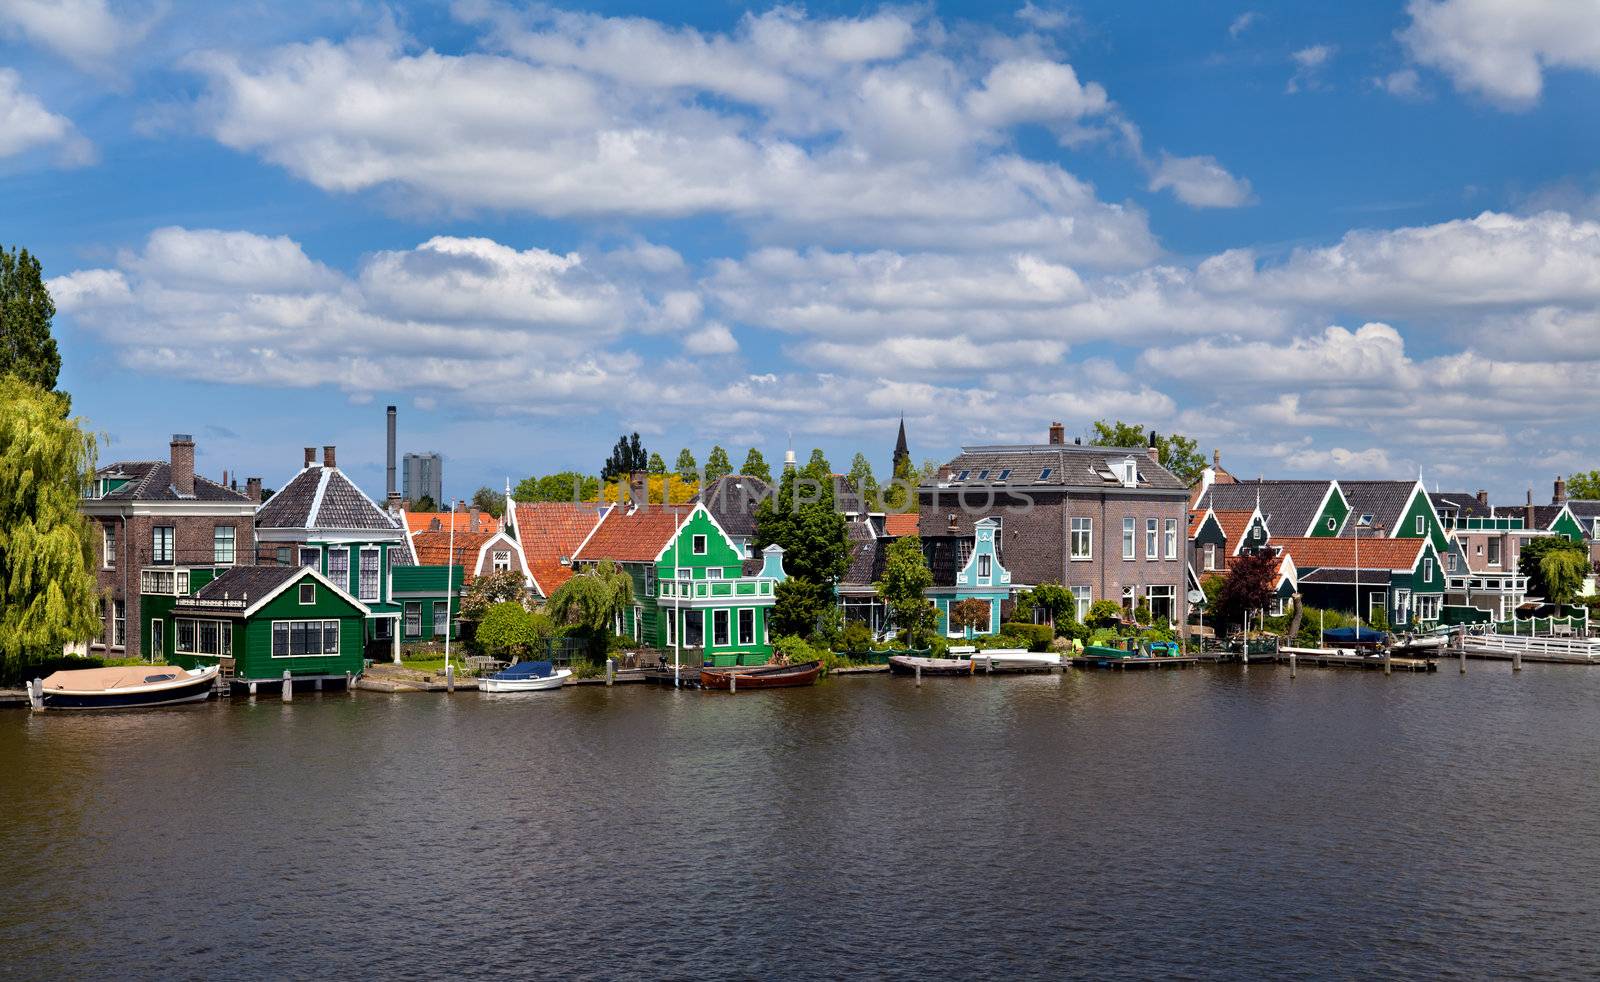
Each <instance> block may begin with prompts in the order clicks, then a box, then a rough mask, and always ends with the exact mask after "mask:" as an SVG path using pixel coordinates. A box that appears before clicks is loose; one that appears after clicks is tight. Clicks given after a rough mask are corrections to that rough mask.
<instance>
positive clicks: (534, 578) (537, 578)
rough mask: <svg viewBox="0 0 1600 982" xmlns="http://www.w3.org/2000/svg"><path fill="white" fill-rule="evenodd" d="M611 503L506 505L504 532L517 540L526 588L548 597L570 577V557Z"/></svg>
mask: <svg viewBox="0 0 1600 982" xmlns="http://www.w3.org/2000/svg"><path fill="white" fill-rule="evenodd" d="M611 507H612V506H608V505H601V504H583V503H578V502H568V501H538V502H517V501H509V500H508V502H507V504H506V516H507V519H508V521H507V523H506V531H507V532H508V533H509V534H510V535H511V537H512V538H514V539H516V541H517V547H518V550H519V551H520V553H521V555H522V560H523V562H524V563H525V564H526V568H527V571H528V580H529V584H528V589H529V590H531V591H532V593H533V596H534V598H535V599H538V600H547V599H549V597H550V595H551V594H552V593H554V592H555V591H556V590H557V589H558V588H559V587H560V586H561V584H563V583H565V582H567V580H569V579H571V578H572V572H573V559H574V557H575V556H576V555H577V554H578V551H579V550H580V549H581V548H582V547H583V544H584V543H585V542H586V541H588V539H589V537H590V536H592V535H594V533H595V531H596V530H597V529H598V528H599V527H600V522H601V521H602V520H603V519H604V518H605V517H606V515H607V514H608V513H609V512H610V509H611Z"/></svg>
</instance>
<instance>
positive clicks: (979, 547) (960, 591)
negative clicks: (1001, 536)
mask: <svg viewBox="0 0 1600 982" xmlns="http://www.w3.org/2000/svg"><path fill="white" fill-rule="evenodd" d="M999 530H1000V523H999V522H998V521H996V520H995V519H994V518H982V519H979V520H978V521H977V522H976V523H975V524H974V525H973V529H972V541H971V542H970V544H968V543H962V544H961V546H962V547H961V549H960V556H961V559H960V560H959V561H958V562H957V563H955V564H948V563H944V562H940V561H939V560H938V559H935V560H934V561H933V562H932V563H930V565H931V566H932V567H933V568H934V580H933V586H932V587H931V588H930V589H929V590H928V591H927V596H928V599H930V600H932V601H933V604H934V606H935V607H936V608H937V609H938V611H939V630H940V631H941V632H943V633H944V634H945V636H946V637H965V638H972V637H976V636H978V635H982V634H998V633H999V632H1000V619H1001V606H1002V604H1003V603H1004V602H1005V601H1006V600H1007V599H1009V598H1010V596H1011V573H1010V571H1009V570H1007V569H1006V568H1005V567H1004V566H1002V565H1001V564H1000V552H999V549H998V546H997V542H996V536H997V533H998V532H999ZM929 548H930V549H931V550H935V551H936V550H937V548H938V547H937V545H933V546H930V547H929ZM946 569H948V570H950V571H951V572H953V574H954V575H953V576H950V577H949V582H948V583H945V582H941V581H942V580H943V579H945V577H943V576H941V575H940V573H941V571H943V570H946ZM963 600H979V601H982V602H983V603H985V604H987V605H988V607H989V623H988V624H987V625H986V626H985V627H981V628H976V629H975V628H972V627H964V628H962V629H961V630H955V629H953V628H952V627H951V626H950V607H951V605H952V604H957V603H960V602H961V601H963Z"/></svg>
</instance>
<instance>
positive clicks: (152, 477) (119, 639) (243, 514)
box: [79, 433, 261, 658]
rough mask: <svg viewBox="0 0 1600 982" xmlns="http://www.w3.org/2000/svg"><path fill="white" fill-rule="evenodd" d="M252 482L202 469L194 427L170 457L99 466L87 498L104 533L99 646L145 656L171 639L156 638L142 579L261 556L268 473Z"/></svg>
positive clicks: (99, 539) (97, 551)
mask: <svg viewBox="0 0 1600 982" xmlns="http://www.w3.org/2000/svg"><path fill="white" fill-rule="evenodd" d="M247 488H248V490H247V491H245V492H241V491H239V490H238V488H237V487H231V486H228V485H225V484H223V483H222V482H219V481H213V480H211V479H210V478H207V477H202V476H200V475H199V474H196V473H195V472H194V439H193V438H192V437H190V436H189V435H188V434H186V433H177V434H174V435H173V437H172V443H171V446H170V456H169V458H168V459H167V460H130V461H118V462H116V463H112V464H107V465H106V466H104V467H101V468H100V469H99V470H97V471H95V476H94V482H93V484H92V485H91V486H90V488H89V490H88V493H87V494H86V495H85V497H84V499H83V501H82V502H81V503H80V504H79V510H80V511H81V512H82V513H83V514H84V515H85V516H87V517H88V519H89V520H90V522H92V523H93V524H94V528H95V531H96V532H97V533H98V534H96V535H94V536H93V539H94V541H93V546H94V559H95V569H96V576H97V578H98V580H99V586H100V591H101V595H102V601H101V622H102V624H103V627H102V629H101V633H100V636H99V637H98V638H97V639H96V640H95V641H94V642H93V643H92V644H91V645H90V647H91V649H93V650H98V651H102V652H108V653H110V654H112V655H115V656H117V657H127V658H144V657H146V656H147V652H150V651H151V650H152V648H153V647H162V648H164V647H167V645H164V644H161V643H160V642H162V641H163V640H164V639H163V638H159V637H158V638H156V642H157V644H156V645H155V646H152V644H151V638H150V631H151V627H150V621H151V618H147V617H145V616H144V611H143V609H142V604H141V602H140V595H141V593H142V592H151V591H150V590H145V589H142V586H149V585H150V584H151V583H152V582H154V581H156V580H159V581H161V582H163V583H165V582H172V583H176V582H177V581H178V578H177V577H176V576H175V575H174V572H173V571H175V570H177V569H179V568H185V569H187V568H194V567H204V568H209V569H212V570H217V571H220V570H223V569H228V568H231V567H233V566H250V565H253V564H254V561H255V550H256V545H255V524H254V517H255V511H256V506H257V503H258V502H259V501H260V499H261V480H260V478H251V479H250V480H249V481H248V482H247ZM185 579H187V578H186V577H185ZM166 592H168V593H170V592H171V591H170V590H168V591H166ZM155 630H157V631H161V630H163V629H162V628H159V627H158V628H155Z"/></svg>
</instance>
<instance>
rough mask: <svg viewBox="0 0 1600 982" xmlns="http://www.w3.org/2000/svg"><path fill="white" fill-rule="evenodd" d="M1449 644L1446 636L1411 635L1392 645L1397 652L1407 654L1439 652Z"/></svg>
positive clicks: (1448, 637) (1448, 638)
mask: <svg viewBox="0 0 1600 982" xmlns="http://www.w3.org/2000/svg"><path fill="white" fill-rule="evenodd" d="M1449 643H1450V636H1449V635H1447V634H1429V635H1422V636H1416V635H1413V636H1411V637H1407V638H1404V639H1402V640H1400V641H1396V642H1395V644H1394V650H1395V651H1397V652H1400V651H1403V652H1405V653H1407V654H1414V653H1418V652H1425V651H1440V650H1442V649H1443V648H1444V647H1445V646H1446V645H1448V644H1449Z"/></svg>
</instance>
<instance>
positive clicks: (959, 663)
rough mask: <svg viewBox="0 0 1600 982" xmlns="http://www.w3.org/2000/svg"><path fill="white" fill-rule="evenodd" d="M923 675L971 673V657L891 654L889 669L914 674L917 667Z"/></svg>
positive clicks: (902, 673) (904, 673)
mask: <svg viewBox="0 0 1600 982" xmlns="http://www.w3.org/2000/svg"><path fill="white" fill-rule="evenodd" d="M919 668H920V669H922V674H924V675H971V674H972V659H971V658H918V657H916V656H915V655H893V656H891V657H890V659H889V671H891V672H897V673H899V674H901V675H914V674H916V671H917V669H919Z"/></svg>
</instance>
